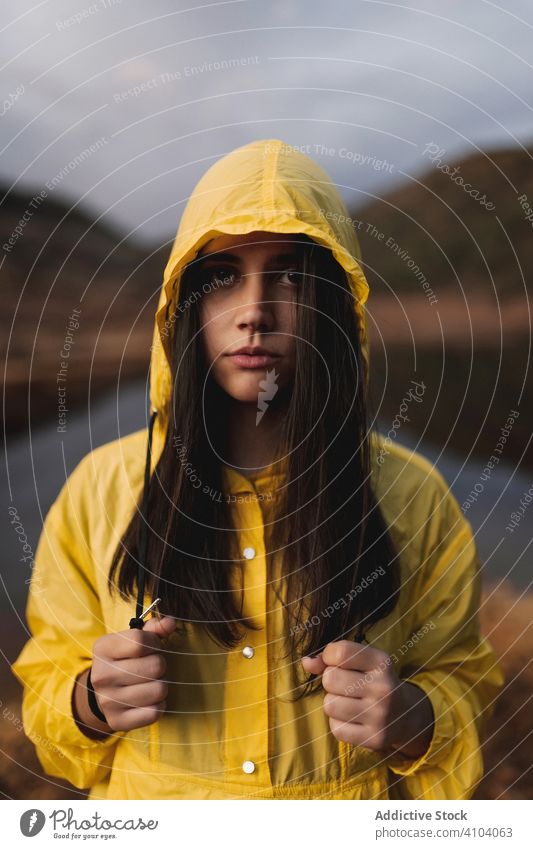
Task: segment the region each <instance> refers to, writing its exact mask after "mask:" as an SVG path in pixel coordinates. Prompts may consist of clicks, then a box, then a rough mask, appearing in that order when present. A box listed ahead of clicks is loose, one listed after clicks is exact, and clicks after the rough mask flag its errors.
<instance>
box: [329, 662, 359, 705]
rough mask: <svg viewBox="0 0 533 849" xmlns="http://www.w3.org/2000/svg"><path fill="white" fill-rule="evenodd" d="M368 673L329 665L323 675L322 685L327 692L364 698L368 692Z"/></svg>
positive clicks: (353, 697)
mask: <svg viewBox="0 0 533 849" xmlns="http://www.w3.org/2000/svg"><path fill="white" fill-rule="evenodd" d="M367 676H368V673H364V672H359V671H358V670H357V669H343V668H342V667H341V666H327V667H326V669H325V670H324V674H323V675H322V686H323V687H324V690H326V692H327V693H333V694H334V695H338V696H350V697H351V698H352V699H362V698H363V697H364V696H366V695H367V693H368V681H367V680H365V678H366V677H367Z"/></svg>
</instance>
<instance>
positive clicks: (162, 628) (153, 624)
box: [142, 616, 177, 638]
mask: <svg viewBox="0 0 533 849" xmlns="http://www.w3.org/2000/svg"><path fill="white" fill-rule="evenodd" d="M176 625H177V620H176V617H175V616H163V617H162V618H161V619H158V618H157V616H153V617H152V618H151V619H148V621H147V622H146V624H145V626H144V628H143V629H142V630H143V631H144V633H153V634H157V636H158V637H161V638H163V637H168V636H170V634H172V633H173V632H174V631H175V630H176Z"/></svg>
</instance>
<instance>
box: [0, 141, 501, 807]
mask: <svg viewBox="0 0 533 849" xmlns="http://www.w3.org/2000/svg"><path fill="white" fill-rule="evenodd" d="M367 295H368V284H367V281H366V279H365V276H364V273H363V270H362V266H361V257H360V252H359V245H358V242H357V238H356V235H355V232H354V229H353V227H352V226H351V222H350V219H349V218H348V215H347V210H346V207H345V205H344V203H343V201H342V199H341V197H340V195H339V194H338V192H337V190H336V188H335V186H334V184H333V183H332V182H331V180H330V178H329V177H328V175H327V174H326V173H325V172H324V171H323V170H322V169H321V168H320V167H319V166H318V165H317V164H316V163H315V162H314V161H313V160H312V159H310V158H309V157H307V156H305V155H303V154H302V153H299V152H297V151H296V150H295V149H293V148H290V147H288V146H287V145H285V144H283V142H281V141H279V140H277V139H268V140H260V141H255V142H252V143H251V144H247V145H245V146H244V147H241V148H238V149H236V150H234V151H233V152H232V153H230V154H229V155H228V156H225V157H224V158H222V159H221V160H219V161H217V162H216V163H215V164H214V165H213V166H212V167H211V168H210V169H209V170H208V171H207V173H206V174H205V175H204V176H203V177H202V179H201V180H200V181H199V183H198V185H197V186H196V189H195V190H194V192H193V194H192V196H191V198H190V199H189V201H188V204H187V206H186V209H185V211H184V213H183V217H182V220H181V224H180V228H179V231H178V233H177V236H176V239H175V242H174V245H173V248H172V251H171V255H170V259H169V261H168V264H167V267H166V269H165V273H164V283H163V287H162V291H161V295H160V300H159V306H158V309H157V312H156V317H155V328H154V339H153V346H152V349H151V373H150V400H151V417H150V424H149V428H148V429H143V430H141V431H139V432H136V433H133V434H131V435H129V436H126V437H124V438H122V439H120V440H116V441H113V442H111V443H108V444H106V445H103V446H101V447H100V448H98V449H96V450H94V451H92V452H91V453H90V454H88V455H87V456H86V457H85V458H84V459H83V460H82V461H81V463H79V465H78V466H77V467H76V469H75V470H74V472H73V473H72V474H71V475H70V477H69V478H68V480H67V482H66V484H65V486H64V487H63V489H62V490H61V492H60V494H59V496H58V498H57V500H56V501H55V503H54V504H53V506H52V508H51V509H50V511H49V513H48V515H47V517H46V522H45V525H44V528H43V533H42V536H41V539H40V541H39V547H38V550H37V553H36V568H35V570H34V574H33V582H32V589H31V591H30V595H29V600H28V606H27V619H28V624H29V627H30V629H31V633H32V637H31V639H30V640H29V641H28V643H27V644H26V646H25V647H24V649H23V650H22V652H21V654H20V655H19V657H18V659H17V660H16V662H15V664H14V665H13V671H14V673H15V675H16V676H17V678H18V679H19V680H20V681H21V682H22V683H23V685H24V700H23V719H24V724H25V729H26V733H27V734H28V736H29V737H30V739H32V740H34V741H35V743H36V749H37V753H38V756H39V759H40V761H41V763H42V765H43V768H44V770H45V771H46V773H47V774H49V775H51V776H60V777H63V778H66V779H68V780H69V781H70V782H71V783H72V784H73V785H75V786H76V787H79V788H90V798H91V799H102V798H113V799H141V798H146V799H177V798H195V799H234V798H300V799H310V798H334V799H387V798H408V799H466V798H468V797H470V796H471V795H472V793H473V791H474V789H475V787H476V786H477V784H478V782H479V780H480V779H481V777H482V774H483V763H482V758H481V754H480V736H481V734H482V732H483V729H484V728H485V722H486V718H487V716H489V715H490V713H491V712H492V706H493V702H494V699H495V697H496V695H497V693H498V691H499V689H500V688H501V686H502V683H503V681H502V674H501V669H500V667H499V666H498V664H497V662H496V658H495V656H494V653H493V651H492V649H491V647H490V645H489V643H488V642H487V641H486V640H485V639H484V638H483V637H482V636H481V635H480V630H479V621H478V605H479V597H480V570H479V561H478V557H477V553H476V548H475V542H474V539H473V535H472V529H471V527H470V525H469V523H468V522H467V521H466V520H465V519H464V517H463V515H462V513H461V511H460V509H459V506H458V504H457V501H456V500H455V498H454V497H453V495H452V494H451V492H450V490H449V488H448V486H447V484H446V482H445V481H444V479H443V478H442V476H441V475H440V474H439V473H438V472H437V471H436V470H435V469H434V468H433V467H432V466H431V464H430V463H429V462H428V461H427V460H426V459H425V458H424V457H422V456H421V455H420V454H418V453H415V452H410V451H408V450H407V449H406V448H404V447H402V446H400V444H399V443H392V444H388V443H387V444H386V445H385V442H384V440H383V439H382V438H381V436H380V435H379V434H378V433H377V432H376V431H375V430H374V429H372V427H371V423H370V420H371V416H370V413H369V409H368V345H367V336H366V318H365V310H364V304H365V301H366V299H367ZM419 385H420V384H419ZM416 391H417V392H418V389H417V390H416ZM156 599H159V601H158V603H157V606H156V607H154V608H153V611H155V614H156V615H153V614H152V618H150V617H149V616H148V615H147V614H146V613H145V611H146V609H147V608H148V607H149V606H150V605H151V604H152V602H153V601H154V600H156ZM142 614H144V615H142ZM89 673H90V677H89Z"/></svg>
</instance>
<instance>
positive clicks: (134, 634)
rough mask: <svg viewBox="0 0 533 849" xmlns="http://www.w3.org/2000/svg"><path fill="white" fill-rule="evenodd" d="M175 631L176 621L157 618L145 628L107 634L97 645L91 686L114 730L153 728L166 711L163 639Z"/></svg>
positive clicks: (150, 620) (165, 666)
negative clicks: (149, 726) (154, 723)
mask: <svg viewBox="0 0 533 849" xmlns="http://www.w3.org/2000/svg"><path fill="white" fill-rule="evenodd" d="M175 628H176V619H175V618H174V617H172V616H164V617H163V618H161V619H157V618H152V619H148V620H147V622H146V624H145V626H144V628H142V629H137V628H129V629H128V630H127V631H118V632H116V633H114V634H105V635H104V636H103V637H99V638H98V639H97V640H96V641H95V642H94V645H93V663H92V667H91V682H92V685H93V688H94V692H95V695H96V700H97V702H98V705H99V707H100V710H101V711H103V713H104V714H105V717H106V720H107V724H108V725H109V726H110V727H111V728H112V729H113V730H114V731H130V730H131V729H132V728H141V727H142V726H144V725H151V724H152V723H153V722H155V721H156V720H157V719H159V717H160V715H161V713H162V712H163V711H164V710H165V709H166V697H167V693H168V685H167V683H166V681H165V680H164V676H165V672H166V668H167V662H166V659H165V656H164V654H162V651H163V650H164V643H163V640H164V638H165V637H168V636H169V635H170V634H172V632H173V631H174V630H175ZM162 679H163V680H162Z"/></svg>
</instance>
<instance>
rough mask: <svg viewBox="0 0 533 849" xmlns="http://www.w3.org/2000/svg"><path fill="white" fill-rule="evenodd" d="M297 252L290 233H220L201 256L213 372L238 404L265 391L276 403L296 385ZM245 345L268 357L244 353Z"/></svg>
mask: <svg viewBox="0 0 533 849" xmlns="http://www.w3.org/2000/svg"><path fill="white" fill-rule="evenodd" d="M297 251H298V243H297V241H296V240H295V239H294V240H292V241H291V236H290V235H285V234H282V233H269V232H264V231H255V232H253V233H248V234H246V235H239V236H232V235H229V236H226V235H223V236H219V237H217V238H215V239H212V240H211V241H210V242H208V243H207V244H206V245H204V247H203V248H202V250H201V251H200V252H199V254H198V258H197V261H196V262H195V270H196V272H195V275H194V279H195V282H196V289H197V290H198V291H199V292H200V293H201V296H200V298H199V301H198V308H199V311H200V322H201V325H202V333H203V342H204V349H205V351H206V356H207V361H208V365H209V367H210V375H211V376H212V377H213V378H214V379H215V380H216V382H217V383H218V384H219V386H220V387H221V388H222V389H223V390H224V391H225V392H226V393H227V394H228V395H229V396H231V397H232V398H234V399H235V400H237V401H241V402H250V403H254V404H257V402H258V393H260V392H263V393H264V392H265V390H266V391H267V393H268V394H270V399H272V398H273V397H274V395H275V394H276V392H277V389H281V388H283V387H286V386H290V385H291V384H292V382H293V379H294V365H295V338H294V332H295V314H296V305H295V302H296V300H297V291H298V286H300V285H301V275H300V274H299V273H297V272H298V270H299V264H298V253H297ZM243 347H249V348H252V349H254V348H261V349H263V353H261V351H259V352H258V355H256V356H254V355H253V354H251V353H245V354H242V355H240V356H237V355H236V352H237V351H239V350H240V349H241V348H243ZM265 378H266V379H267V384H266V385H265V384H264V381H265ZM260 383H262V384H263V385H261V386H260ZM276 387H277V388H276ZM263 397H265V396H263ZM270 399H269V400H270Z"/></svg>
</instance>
